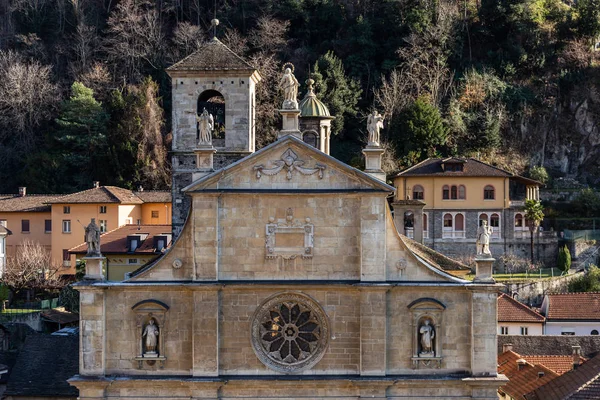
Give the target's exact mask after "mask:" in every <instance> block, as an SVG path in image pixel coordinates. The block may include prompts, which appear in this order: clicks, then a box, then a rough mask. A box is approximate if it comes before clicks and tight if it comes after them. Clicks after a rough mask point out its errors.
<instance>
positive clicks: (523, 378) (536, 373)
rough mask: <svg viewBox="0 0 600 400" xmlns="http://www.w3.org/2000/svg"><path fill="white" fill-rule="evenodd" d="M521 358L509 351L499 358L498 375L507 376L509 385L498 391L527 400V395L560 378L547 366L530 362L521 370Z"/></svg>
mask: <svg viewBox="0 0 600 400" xmlns="http://www.w3.org/2000/svg"><path fill="white" fill-rule="evenodd" d="M521 358H522V357H521V356H520V355H519V354H517V353H515V352H513V351H507V352H504V353H503V354H500V355H499V356H498V373H501V374H504V375H506V377H507V378H508V379H509V381H508V383H507V384H506V385H503V386H501V387H500V388H499V390H498V391H499V392H502V393H506V394H508V395H509V396H510V397H512V398H513V399H517V400H525V395H526V394H527V393H529V392H531V391H533V390H535V389H537V388H538V387H540V386H541V385H544V384H546V383H548V382H550V381H552V380H553V379H555V378H556V377H558V374H557V373H555V372H554V371H552V370H550V369H548V368H546V367H545V366H543V365H533V364H531V363H529V362H525V364H524V365H523V367H522V368H521V369H519V365H518V363H517V360H519V359H521Z"/></svg>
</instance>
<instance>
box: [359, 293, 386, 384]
mask: <svg viewBox="0 0 600 400" xmlns="http://www.w3.org/2000/svg"><path fill="white" fill-rule="evenodd" d="M386 297H387V288H375V287H371V288H361V291H360V374H361V375H375V376H383V375H385V372H386V362H387V360H386V338H387V330H386V327H387V322H386V315H387V310H386V304H387V303H386Z"/></svg>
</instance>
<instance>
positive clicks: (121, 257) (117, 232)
mask: <svg viewBox="0 0 600 400" xmlns="http://www.w3.org/2000/svg"><path fill="white" fill-rule="evenodd" d="M171 240H172V234H171V225H170V224H169V225H165V224H162V225H124V226H121V227H120V228H117V229H114V230H112V231H110V232H107V233H104V234H103V235H102V236H101V237H100V245H101V251H102V255H103V256H104V257H106V264H107V265H106V267H105V268H106V276H107V279H108V280H109V281H122V280H124V279H125V275H126V274H128V273H131V272H133V271H135V270H137V269H138V268H140V267H141V266H144V265H146V264H148V263H149V262H151V261H153V260H155V259H156V258H157V257H158V256H160V255H161V254H163V253H164V252H165V250H166V249H168V248H169V246H170V245H171ZM86 252H87V244H86V243H82V244H79V245H78V246H76V247H74V248H72V249H70V250H69V254H70V257H71V264H72V265H74V264H75V261H76V259H78V258H82V257H83V256H85V254H86Z"/></svg>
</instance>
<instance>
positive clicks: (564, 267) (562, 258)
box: [557, 245, 571, 274]
mask: <svg viewBox="0 0 600 400" xmlns="http://www.w3.org/2000/svg"><path fill="white" fill-rule="evenodd" d="M557 266H558V269H560V270H561V271H562V273H563V274H567V273H568V272H569V270H570V269H571V252H570V251H569V248H568V247H567V246H566V245H565V246H563V247H560V248H559V249H558V261H557Z"/></svg>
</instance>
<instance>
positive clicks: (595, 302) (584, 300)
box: [546, 293, 600, 321]
mask: <svg viewBox="0 0 600 400" xmlns="http://www.w3.org/2000/svg"><path fill="white" fill-rule="evenodd" d="M548 301H549V304H548V315H546V318H547V319H548V320H594V321H597V320H600V293H557V294H549V295H548Z"/></svg>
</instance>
